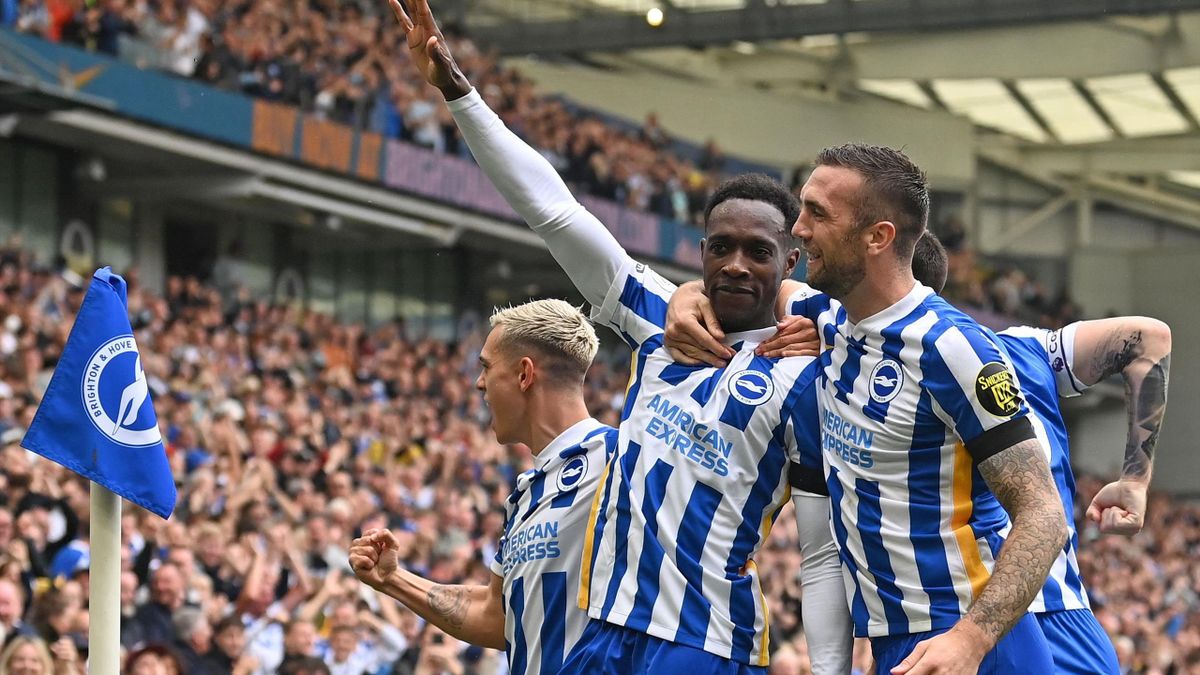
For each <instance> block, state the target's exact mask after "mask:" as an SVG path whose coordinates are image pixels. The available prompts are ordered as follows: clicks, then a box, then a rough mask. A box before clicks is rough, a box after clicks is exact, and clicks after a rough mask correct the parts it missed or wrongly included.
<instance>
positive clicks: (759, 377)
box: [729, 370, 775, 405]
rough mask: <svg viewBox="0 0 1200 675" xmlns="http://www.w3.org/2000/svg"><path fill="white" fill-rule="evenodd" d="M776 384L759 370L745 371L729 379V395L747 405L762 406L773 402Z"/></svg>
mask: <svg viewBox="0 0 1200 675" xmlns="http://www.w3.org/2000/svg"><path fill="white" fill-rule="evenodd" d="M774 393H775V383H774V382H772V381H771V378H770V377H768V376H767V374H766V373H763V372H761V371H758V370H743V371H741V372H740V373H738V374H736V375H734V376H733V377H731V378H729V394H730V396H733V397H734V398H735V399H737V400H738V401H741V402H742V403H745V404H746V405H762V404H763V403H766V402H767V401H769V400H771V396H772V395H773V394H774Z"/></svg>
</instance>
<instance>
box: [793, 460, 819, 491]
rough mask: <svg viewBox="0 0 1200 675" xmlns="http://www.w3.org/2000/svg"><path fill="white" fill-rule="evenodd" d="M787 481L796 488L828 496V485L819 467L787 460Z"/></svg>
mask: <svg viewBox="0 0 1200 675" xmlns="http://www.w3.org/2000/svg"><path fill="white" fill-rule="evenodd" d="M788 483H789V484H790V485H791V486H792V487H793V488H795V489H797V490H804V491H805V492H811V493H813V494H815V495H821V496H823V497H828V496H829V486H828V485H826V484H825V476H823V475H821V470H820V469H812V468H809V467H806V466H803V465H801V464H799V463H797V462H788Z"/></svg>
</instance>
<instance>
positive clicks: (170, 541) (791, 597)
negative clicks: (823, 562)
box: [0, 248, 1200, 675]
mask: <svg viewBox="0 0 1200 675" xmlns="http://www.w3.org/2000/svg"><path fill="white" fill-rule="evenodd" d="M127 277H128V280H129V282H130V292H129V309H130V315H131V318H132V321H133V324H134V326H135V331H136V335H137V339H138V343H139V346H140V349H141V354H142V364H143V368H144V370H145V372H146V376H147V381H148V383H149V385H150V388H151V391H152V394H153V396H154V402H155V407H156V410H157V413H158V417H159V421H160V425H161V426H162V428H163V429H164V434H165V438H166V440H167V444H168V453H169V455H170V462H171V466H172V470H173V472H174V475H175V477H176V482H177V485H178V486H179V500H178V504H177V507H176V510H175V513H174V515H173V516H172V518H171V519H170V520H169V521H163V520H162V519H160V518H158V517H157V516H155V515H152V514H149V513H147V512H143V511H141V510H139V509H137V508H133V507H130V506H128V505H127V507H126V511H125V513H124V515H123V518H122V528H121V531H122V544H123V545H122V576H121V615H122V616H121V641H122V645H123V647H124V650H125V653H126V666H125V672H129V673H139V674H140V673H154V674H158V673H173V672H174V673H201V674H203V673H229V672H234V673H243V674H255V673H274V672H280V673H324V672H330V673H335V674H342V673H353V674H356V675H357V674H360V673H383V672H393V673H422V674H423V673H463V674H468V673H480V674H484V673H488V674H490V673H502V672H504V664H503V658H502V656H501V655H499V654H498V653H496V652H492V651H488V650H482V649H478V648H473V647H468V646H467V645H464V644H462V643H459V642H458V641H457V640H454V639H450V638H448V637H447V636H445V635H443V634H442V633H440V632H439V631H438V630H437V629H436V628H434V627H432V626H429V625H425V624H424V623H423V622H422V621H421V620H419V619H418V618H417V617H416V616H415V615H414V614H412V613H411V612H409V611H408V610H406V609H404V608H403V607H402V606H400V605H398V604H397V603H395V602H394V601H392V600H391V599H389V598H386V597H382V596H379V595H377V594H375V593H374V592H372V591H370V590H369V589H367V588H366V587H365V586H364V585H362V584H360V583H359V582H358V581H357V580H356V579H355V578H354V576H353V574H352V573H350V571H349V569H348V567H347V563H346V549H347V547H348V544H349V541H350V540H351V539H352V538H353V537H354V536H355V535H356V534H357V533H358V532H360V531H361V530H363V529H366V528H370V527H384V526H386V527H389V528H391V529H393V530H394V531H395V532H397V533H398V534H399V537H400V538H401V541H402V548H403V550H402V558H403V564H405V565H407V566H408V567H409V568H411V569H413V570H416V571H418V572H420V573H421V574H424V575H426V576H428V577H430V578H432V579H434V580H435V581H438V582H443V583H464V582H466V583H486V582H487V580H488V578H489V575H490V574H491V573H490V571H489V570H488V567H487V565H486V562H485V561H488V560H490V559H491V557H492V555H493V554H494V552H495V547H496V544H497V540H498V538H499V534H500V532H501V529H502V525H503V516H502V513H503V511H502V508H501V505H502V503H503V500H504V498H505V497H506V495H507V494H508V493H509V491H510V489H511V486H512V484H513V481H514V479H515V476H516V475H517V474H518V473H520V472H521V471H523V470H525V469H527V468H529V467H530V465H531V460H530V456H529V454H528V452H527V450H525V449H524V448H520V447H506V446H502V445H499V444H497V443H496V442H495V440H494V437H493V436H492V434H491V432H490V431H489V429H488V421H489V417H488V415H489V413H488V410H487V408H486V406H485V405H484V404H483V403H482V400H481V397H480V396H479V395H477V393H476V392H475V391H473V380H474V378H475V376H476V372H475V371H476V367H477V366H476V357H477V354H478V349H479V348H480V346H481V342H482V337H483V336H482V335H480V334H478V333H474V334H470V335H463V336H460V337H459V339H458V341H457V342H455V343H453V344H448V343H444V342H435V341H431V340H424V339H419V338H415V337H412V336H408V335H406V334H405V330H404V327H403V324H401V323H389V324H386V325H383V326H380V327H378V328H372V329H368V328H366V327H363V326H361V325H341V324H338V323H336V322H335V321H333V320H332V319H330V318H329V317H327V316H323V315H320V314H315V313H307V312H304V311H302V310H300V309H297V308H295V307H285V306H273V305H270V304H267V303H265V302H257V301H250V300H248V299H247V298H246V296H245V295H242V296H239V297H237V298H235V299H233V300H232V301H230V302H228V303H224V304H223V303H222V301H221V297H220V294H219V293H218V292H217V291H216V290H215V289H213V288H210V287H207V286H205V285H203V284H201V283H200V282H198V281H196V280H195V279H181V278H178V277H172V278H170V279H169V281H168V284H167V289H166V292H165V294H164V295H162V296H158V295H155V294H152V293H150V292H147V290H146V289H145V288H143V287H142V286H141V285H139V283H138V280H137V275H136V271H130V272H129V273H128V274H127ZM72 279H73V280H72ZM80 281H81V280H80V279H78V278H73V277H72V275H70V274H66V275H64V274H60V273H55V272H52V271H50V270H48V269H45V268H39V267H37V266H36V265H33V264H32V263H31V261H30V259H29V257H28V256H27V255H26V254H25V253H22V252H21V251H20V250H17V249H13V248H9V249H4V250H0V448H2V449H0V454H2V461H0V633H3V635H4V636H5V637H6V638H7V646H6V648H5V649H4V651H3V652H0V673H9V672H13V673H16V672H22V673H39V672H40V673H47V674H48V673H51V672H53V673H57V674H60V675H66V674H74V673H81V672H83V671H82V663H83V661H84V659H85V657H86V650H87V629H88V623H89V619H90V618H91V617H89V614H88V608H87V597H88V596H87V587H88V582H89V572H88V563H89V550H88V545H87V532H88V519H89V500H88V484H87V482H86V481H85V480H83V479H82V478H80V477H78V476H76V475H75V474H73V473H71V472H69V471H67V470H65V469H63V468H61V467H59V466H58V465H56V464H53V463H51V462H49V461H46V460H43V459H39V458H37V457H36V456H35V455H32V454H30V453H27V452H26V451H24V450H22V449H21V448H20V447H19V446H18V442H19V441H20V439H21V437H22V434H23V432H24V430H25V429H27V428H28V426H29V424H30V421H31V419H32V415H33V412H34V410H35V409H36V406H37V402H38V400H39V398H40V396H41V395H42V393H43V392H44V390H45V388H46V386H47V384H48V381H49V377H50V374H51V372H52V370H53V368H54V366H55V363H56V361H57V359H58V355H59V354H60V353H61V351H62V348H63V345H64V343H65V340H66V337H67V334H68V331H69V329H70V327H71V325H72V321H73V318H74V314H75V312H76V311H77V310H78V307H79V303H80V302H81V301H82V299H83V294H84V292H83V289H82V288H81V287H80V285H79V282H80ZM623 385H624V370H623V369H622V368H621V367H620V366H619V365H614V364H613V363H610V362H607V361H600V362H598V363H597V364H596V365H595V366H594V367H593V369H592V372H591V374H590V377H589V378H588V392H587V399H588V404H589V407H590V408H591V410H592V411H593V414H594V415H596V416H597V417H598V418H599V419H601V420H602V421H605V422H607V423H610V424H615V423H616V422H617V421H618V409H619V407H620V404H621V402H622V398H623ZM1080 486H1081V490H1080V493H1081V500H1082V503H1085V504H1086V502H1087V500H1088V499H1089V498H1090V496H1091V493H1093V492H1094V491H1095V490H1096V489H1098V487H1099V483H1098V482H1097V481H1095V480H1091V479H1084V480H1081V481H1080ZM1150 514H1151V515H1150V518H1149V520H1148V522H1147V528H1146V529H1147V531H1146V532H1145V533H1143V534H1141V535H1139V536H1138V537H1137V538H1135V539H1133V540H1132V541H1130V540H1126V539H1120V538H1098V537H1097V535H1096V532H1095V530H1094V529H1093V528H1091V527H1089V526H1086V525H1085V526H1083V527H1082V529H1081V535H1080V537H1081V541H1082V542H1083V546H1082V548H1083V552H1082V554H1081V555H1080V563H1081V566H1082V569H1083V571H1084V574H1085V577H1086V578H1087V579H1088V581H1089V582H1090V585H1091V588H1092V597H1093V602H1094V605H1095V607H1096V612H1097V615H1098V616H1099V617H1100V620H1101V622H1102V623H1103V624H1104V626H1105V628H1107V629H1108V630H1109V632H1110V634H1112V635H1114V636H1119V637H1117V638H1116V645H1117V647H1118V649H1119V650H1120V653H1121V658H1122V663H1123V665H1124V666H1125V667H1126V668H1127V672H1132V673H1147V674H1150V673H1153V674H1162V675H1167V674H1171V673H1185V672H1197V670H1196V669H1198V668H1200V611H1198V610H1200V598H1198V596H1197V592H1200V567H1198V566H1196V565H1195V564H1194V562H1193V561H1194V560H1195V558H1196V555H1197V553H1200V508H1197V507H1196V506H1195V505H1191V504H1185V503H1178V502H1172V501H1171V500H1170V499H1169V498H1168V497H1166V496H1164V495H1155V496H1154V499H1153V505H1152V508H1151V511H1150ZM795 536H796V535H795V529H794V525H793V522H792V520H791V515H790V506H789V507H787V508H786V509H785V511H784V513H783V514H782V515H781V516H780V520H779V521H778V522H777V523H776V525H775V527H774V528H773V531H772V535H771V538H770V540H769V541H768V543H767V545H766V546H765V548H764V550H763V552H762V554H761V560H760V561H759V568H760V570H761V571H762V577H763V579H764V580H765V586H766V589H767V591H768V594H769V603H770V608H771V617H772V641H771V644H772V647H773V650H774V654H773V665H772V669H771V670H772V673H777V674H779V675H798V674H803V673H807V672H809V670H808V665H807V663H808V661H807V654H806V649H805V645H804V642H803V640H802V639H801V637H802V632H803V627H802V626H801V625H800V623H799V616H800V613H799V605H800V603H801V602H802V594H801V589H800V585H799V581H798V578H797V570H798V569H799V567H800V564H801V560H800V555H799V552H798V551H799V547H798V545H797V543H796V541H795ZM96 619H97V620H99V617H96ZM857 654H858V656H857V658H856V663H857V665H858V666H859V668H860V669H861V668H863V667H865V665H866V664H867V663H868V659H867V651H866V649H865V648H864V646H863V645H861V644H860V645H859V648H858V652H857ZM22 668H27V669H25V670H22Z"/></svg>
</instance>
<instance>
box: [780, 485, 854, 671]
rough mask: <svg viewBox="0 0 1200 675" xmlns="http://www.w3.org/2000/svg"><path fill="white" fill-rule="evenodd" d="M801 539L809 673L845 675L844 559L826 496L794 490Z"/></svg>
mask: <svg viewBox="0 0 1200 675" xmlns="http://www.w3.org/2000/svg"><path fill="white" fill-rule="evenodd" d="M792 504H793V505H795V507H796V534H797V535H798V536H799V538H800V552H801V554H802V555H803V556H804V560H803V562H801V564H800V587H801V589H802V590H803V597H801V599H800V613H801V621H802V623H803V625H804V636H805V640H807V641H808V653H809V658H810V660H811V661H812V672H813V675H847V674H848V673H849V672H850V661H851V657H852V656H853V652H854V636H853V630H852V626H851V621H850V607H849V604H848V603H847V599H846V583H845V581H844V580H843V578H842V563H841V560H840V559H839V558H838V552H837V545H836V544H835V543H834V541H833V531H832V529H831V528H830V526H829V498H828V497H825V496H822V495H815V494H812V493H810V492H804V491H802V490H792Z"/></svg>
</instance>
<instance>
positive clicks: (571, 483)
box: [558, 455, 588, 492]
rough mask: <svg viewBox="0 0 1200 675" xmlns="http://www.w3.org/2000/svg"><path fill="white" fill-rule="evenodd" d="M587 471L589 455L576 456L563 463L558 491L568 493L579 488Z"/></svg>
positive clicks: (559, 473)
mask: <svg viewBox="0 0 1200 675" xmlns="http://www.w3.org/2000/svg"><path fill="white" fill-rule="evenodd" d="M587 470H588V460H587V455H575V456H574V457H571V458H570V459H568V460H567V461H565V462H563V465H562V467H561V468H559V470H558V491H559V492H567V491H569V490H574V489H575V488H577V487H579V483H580V482H581V481H583V477H584V476H586V475H587Z"/></svg>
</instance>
